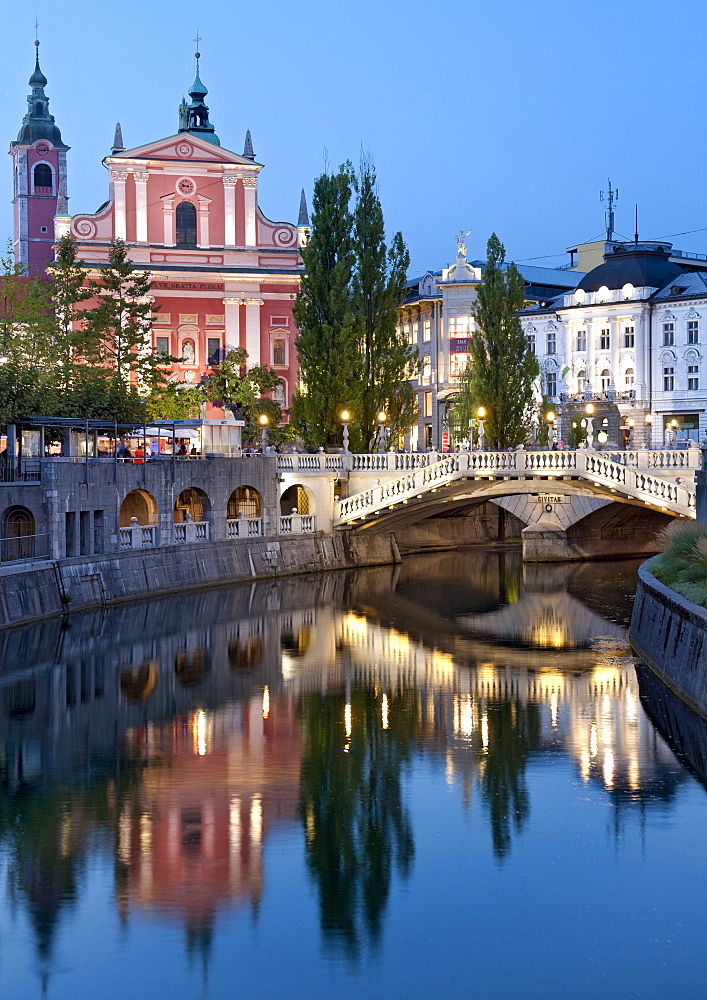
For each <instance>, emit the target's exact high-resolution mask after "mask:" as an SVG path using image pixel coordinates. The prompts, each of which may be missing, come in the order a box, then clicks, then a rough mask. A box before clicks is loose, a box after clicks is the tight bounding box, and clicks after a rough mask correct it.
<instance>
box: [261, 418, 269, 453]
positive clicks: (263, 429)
mask: <svg viewBox="0 0 707 1000" xmlns="http://www.w3.org/2000/svg"><path fill="white" fill-rule="evenodd" d="M258 423H259V424H260V448H261V450H262V451H265V444H266V442H267V439H268V424H269V423H270V418H269V417H268V415H267V413H261V414H260V416H259V417H258Z"/></svg>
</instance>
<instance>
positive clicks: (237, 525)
mask: <svg viewBox="0 0 707 1000" xmlns="http://www.w3.org/2000/svg"><path fill="white" fill-rule="evenodd" d="M226 524H227V532H226V537H227V538H260V537H262V535H263V534H264V532H263V519H262V517H230V518H229V519H228V521H227V522H226Z"/></svg>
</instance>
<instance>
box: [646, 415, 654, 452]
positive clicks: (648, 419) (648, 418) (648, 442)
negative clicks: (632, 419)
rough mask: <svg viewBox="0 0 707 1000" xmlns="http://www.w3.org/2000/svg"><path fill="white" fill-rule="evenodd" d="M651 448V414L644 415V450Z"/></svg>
mask: <svg viewBox="0 0 707 1000" xmlns="http://www.w3.org/2000/svg"><path fill="white" fill-rule="evenodd" d="M652 447H653V414H652V413H646V448H648V449H649V450H650V449H651V448H652Z"/></svg>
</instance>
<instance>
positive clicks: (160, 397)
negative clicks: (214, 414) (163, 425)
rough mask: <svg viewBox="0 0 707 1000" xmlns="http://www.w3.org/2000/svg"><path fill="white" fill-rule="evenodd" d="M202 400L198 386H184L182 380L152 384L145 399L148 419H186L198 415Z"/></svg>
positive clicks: (202, 395) (201, 393)
mask: <svg viewBox="0 0 707 1000" xmlns="http://www.w3.org/2000/svg"><path fill="white" fill-rule="evenodd" d="M203 402H204V393H203V391H202V389H201V388H200V387H199V386H195V385H194V386H186V385H185V384H184V383H183V382H180V383H175V382H165V383H164V385H162V386H154V387H153V390H152V392H151V393H150V395H149V396H148V397H147V399H146V400H145V408H146V411H147V419H148V420H187V419H189V418H192V417H198V416H199V413H200V412H201V407H202V404H203Z"/></svg>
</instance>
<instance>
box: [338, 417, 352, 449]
mask: <svg viewBox="0 0 707 1000" xmlns="http://www.w3.org/2000/svg"><path fill="white" fill-rule="evenodd" d="M339 417H340V418H341V426H342V427H343V429H344V434H343V441H344V455H348V454H349V423H350V421H351V414H350V413H349V411H348V410H342V411H341V413H340V414H339Z"/></svg>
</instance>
